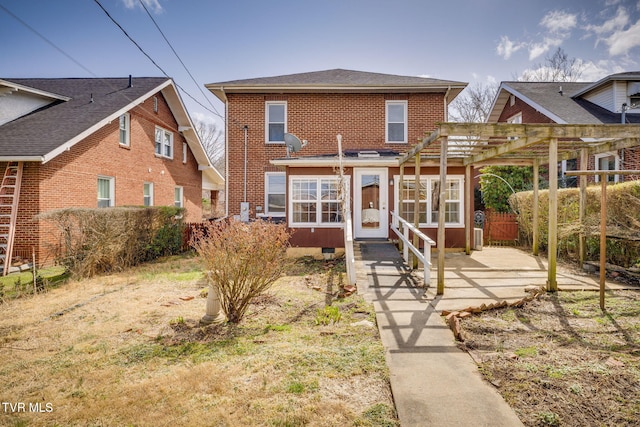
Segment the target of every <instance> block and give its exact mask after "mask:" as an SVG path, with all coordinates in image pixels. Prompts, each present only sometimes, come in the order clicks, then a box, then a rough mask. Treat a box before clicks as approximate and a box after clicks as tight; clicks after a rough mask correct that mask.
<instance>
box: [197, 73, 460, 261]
mask: <svg viewBox="0 0 640 427" xmlns="http://www.w3.org/2000/svg"><path fill="white" fill-rule="evenodd" d="M206 87H207V88H208V89H209V90H210V91H211V92H212V93H213V94H215V95H216V96H217V97H218V98H219V99H220V100H222V101H223V102H224V103H225V105H226V150H227V151H226V155H227V156H226V158H227V168H226V171H227V172H226V183H227V191H226V194H227V209H228V215H229V216H234V217H238V218H241V219H243V220H250V219H252V218H260V217H262V218H271V219H277V220H280V221H286V223H287V224H288V227H289V228H290V229H292V231H294V233H293V235H292V238H291V244H292V246H294V247H300V248H307V249H305V251H306V252H305V253H313V251H312V250H311V249H310V248H315V250H316V251H318V250H319V249H320V248H329V249H331V248H333V249H335V248H341V247H344V239H343V231H342V224H341V221H342V218H341V215H340V213H339V206H338V202H337V200H338V196H337V188H338V186H337V164H338V163H337V162H338V160H337V153H338V144H337V135H338V134H340V135H342V138H343V143H342V147H343V153H344V155H345V157H344V166H345V169H346V174H347V176H348V181H349V188H350V191H349V200H350V203H351V210H352V212H353V223H354V235H355V238H382V239H385V238H390V237H394V236H390V234H389V233H390V230H389V223H390V211H391V210H396V211H397V210H398V185H397V183H398V182H399V181H398V175H399V166H398V164H399V163H398V158H399V154H400V153H404V152H407V151H408V150H409V149H410V148H411V147H413V146H414V145H415V144H416V143H417V142H418V141H419V140H421V139H422V138H423V137H425V135H427V134H429V133H430V132H431V131H433V130H434V128H435V124H436V123H438V122H443V121H446V120H447V106H448V104H449V103H450V102H451V101H452V100H453V99H454V98H455V97H456V96H457V95H458V94H459V93H460V92H461V91H462V90H463V89H464V88H465V87H466V83H461V82H456V81H447V80H438V79H432V78H422V77H408V76H397V75H388V74H378V73H368V72H360V71H350V70H343V69H334V70H327V71H318V72H310V73H301V74H291V75H284V76H276V77H265V78H255V79H247V80H235V81H227V82H219V83H210V84H207V85H206ZM288 134H295V135H296V136H297V137H298V138H299V139H301V140H306V141H308V144H307V145H306V146H304V147H303V148H302V149H301V150H300V151H299V152H297V153H289V155H288V150H287V145H286V144H285V135H288ZM422 164H423V166H422V167H423V168H422V169H421V182H422V184H423V186H424V189H423V191H421V199H420V222H421V227H422V228H424V229H425V230H427V232H428V234H429V235H431V236H432V237H435V234H436V230H437V224H435V219H436V218H437V215H435V216H434V215H433V209H432V206H431V201H432V199H431V197H430V195H431V193H432V190H433V188H434V187H433V186H434V185H435V182H436V178H438V174H439V169H438V159H430V160H429V159H425V160H423V163H422ZM413 173H414V171H413V167H407V168H405V191H404V192H403V194H404V198H405V200H404V206H405V212H410V214H408V216H410V217H411V216H412V215H413V204H414V199H413V194H414V192H413ZM448 173H449V175H450V180H449V181H448V184H449V186H450V188H451V191H450V194H451V200H450V201H449V202H448V208H449V209H448V218H449V221H448V232H447V239H448V240H447V246H455V247H464V242H465V240H464V223H465V219H464V215H463V212H464V209H463V201H464V197H463V189H464V185H463V181H464V167H458V168H450V170H449V171H448ZM410 219H411V220H412V217H411V218H410Z"/></svg>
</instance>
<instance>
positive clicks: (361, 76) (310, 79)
mask: <svg viewBox="0 0 640 427" xmlns="http://www.w3.org/2000/svg"><path fill="white" fill-rule="evenodd" d="M205 86H206V87H207V88H208V89H209V90H211V92H213V94H214V95H216V96H217V97H218V98H220V99H221V100H223V101H224V100H225V99H226V95H225V93H269V92H279V93H285V92H298V93H312V92H329V93H338V92H359V93H360V92H445V91H447V90H450V91H451V96H450V98H449V101H451V100H452V99H453V98H455V97H456V96H457V95H458V94H459V93H460V92H461V91H462V90H463V89H464V88H465V87H466V86H467V83H465V82H458V81H453V80H440V79H433V78H428V77H415V76H398V75H394V74H382V73H370V72H364V71H353V70H344V69H340V68H337V69H333V70H325V71H314V72H309V73H298V74H287V75H283V76H274V77H260V78H253V79H244V80H230V81H226V82H217V83H209V84H207V85H205Z"/></svg>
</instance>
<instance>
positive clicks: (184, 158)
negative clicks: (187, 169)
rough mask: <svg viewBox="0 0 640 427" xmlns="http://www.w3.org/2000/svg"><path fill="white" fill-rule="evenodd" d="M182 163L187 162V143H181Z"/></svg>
mask: <svg viewBox="0 0 640 427" xmlns="http://www.w3.org/2000/svg"><path fill="white" fill-rule="evenodd" d="M182 163H184V164H187V143H186V142H183V143H182Z"/></svg>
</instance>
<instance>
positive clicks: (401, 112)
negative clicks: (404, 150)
mask: <svg viewBox="0 0 640 427" xmlns="http://www.w3.org/2000/svg"><path fill="white" fill-rule="evenodd" d="M386 106H387V107H386V108H387V111H386V122H387V123H386V136H385V137H386V141H387V142H390V143H400V144H406V143H407V101H387V102H386Z"/></svg>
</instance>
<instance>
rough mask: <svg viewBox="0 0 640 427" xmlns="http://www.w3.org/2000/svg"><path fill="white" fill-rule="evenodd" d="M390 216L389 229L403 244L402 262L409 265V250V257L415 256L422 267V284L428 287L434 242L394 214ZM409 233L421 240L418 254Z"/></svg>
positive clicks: (417, 249)
mask: <svg viewBox="0 0 640 427" xmlns="http://www.w3.org/2000/svg"><path fill="white" fill-rule="evenodd" d="M391 216H392V218H393V222H392V225H391V229H392V230H393V232H394V233H396V234H397V235H398V237H399V238H400V240H402V242H403V243H404V244H403V245H402V257H403V258H404V261H405V262H406V263H407V264H409V250H411V255H412V256H415V257H416V258H417V259H418V260H419V261H421V262H422V265H423V266H424V284H425V286H429V284H430V283H431V246H433V245H435V244H436V242H434V241H433V240H432V239H431V238H429V237H428V236H427V235H426V234H424V233H423V232H422V231H420V230H419V229H418V228H416V227H415V226H414V225H413V224H409V223H408V222H407V221H406V220H404V219H403V218H401V217H399V216H398V215H396V213H395V212H393V211H392V212H391ZM399 227H400V228H402V231H400V230H399V229H398V228H399ZM410 231H411V232H412V233H413V235H414V236H417V237H418V238H419V240H422V242H423V249H422V252H420V249H419V248H416V247H415V246H414V245H413V243H412V241H411V240H410V239H409V232H410Z"/></svg>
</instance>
